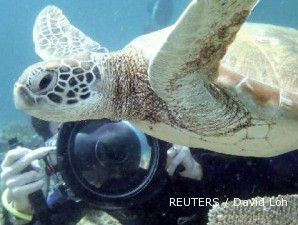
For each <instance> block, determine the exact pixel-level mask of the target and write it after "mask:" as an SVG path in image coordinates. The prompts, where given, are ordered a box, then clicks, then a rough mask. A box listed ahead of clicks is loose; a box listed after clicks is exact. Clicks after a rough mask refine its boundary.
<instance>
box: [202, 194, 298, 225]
mask: <svg viewBox="0 0 298 225" xmlns="http://www.w3.org/2000/svg"><path fill="white" fill-rule="evenodd" d="M247 204H248V205H247ZM208 218H209V222H208V225H230V224H245V225H255V224H262V225H269V224H270V225H280V224H286V225H297V221H298V195H279V196H277V197H256V198H252V199H250V200H249V201H245V200H241V203H240V200H237V201H236V202H235V201H234V200H233V201H229V202H224V203H221V204H220V205H214V206H213V208H212V209H211V210H210V211H209V213H208Z"/></svg>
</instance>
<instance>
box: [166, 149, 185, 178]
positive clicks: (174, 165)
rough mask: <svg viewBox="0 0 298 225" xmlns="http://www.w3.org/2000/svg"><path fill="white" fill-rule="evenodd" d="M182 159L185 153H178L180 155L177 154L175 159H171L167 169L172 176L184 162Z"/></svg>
mask: <svg viewBox="0 0 298 225" xmlns="http://www.w3.org/2000/svg"><path fill="white" fill-rule="evenodd" d="M182 160H183V154H178V155H176V156H175V158H174V159H173V160H171V161H170V162H169V165H168V167H167V171H168V173H169V175H170V176H173V174H174V172H175V170H176V168H177V167H178V165H179V164H180V163H181V162H182Z"/></svg>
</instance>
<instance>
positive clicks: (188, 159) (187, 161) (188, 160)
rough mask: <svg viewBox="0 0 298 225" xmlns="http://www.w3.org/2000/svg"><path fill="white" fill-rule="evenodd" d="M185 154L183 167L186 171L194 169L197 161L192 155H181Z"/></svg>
mask: <svg viewBox="0 0 298 225" xmlns="http://www.w3.org/2000/svg"><path fill="white" fill-rule="evenodd" d="M181 154H183V158H182V162H181V163H182V165H183V166H184V167H185V169H192V168H193V166H194V164H195V163H196V162H195V160H194V159H193V158H192V155H191V154H188V153H187V152H186V153H181Z"/></svg>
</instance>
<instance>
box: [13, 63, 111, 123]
mask: <svg viewBox="0 0 298 225" xmlns="http://www.w3.org/2000/svg"><path fill="white" fill-rule="evenodd" d="M101 79H102V78H101V72H100V68H99V66H98V65H95V63H94V62H92V61H79V60H53V61H48V62H40V63H36V64H34V65H32V66H30V67H28V68H27V69H26V70H25V71H24V72H23V74H22V75H21V77H20V78H19V79H18V81H17V82H16V83H15V87H14V101H15V106H16V108H17V109H20V110H22V111H24V112H26V113H28V114H30V115H32V116H35V117H38V118H41V119H44V120H50V121H59V122H66V121H76V120H83V119H95V118H97V119H100V118H99V117H101V115H102V118H104V117H108V115H106V114H104V112H107V111H108V110H103V109H107V108H106V107H107V105H106V104H105V98H104V97H105V93H104V92H105V91H106V90H105V89H101V88H103V87H104V86H105V85H103V84H102V83H103V82H102V80H101ZM101 111H102V113H101Z"/></svg>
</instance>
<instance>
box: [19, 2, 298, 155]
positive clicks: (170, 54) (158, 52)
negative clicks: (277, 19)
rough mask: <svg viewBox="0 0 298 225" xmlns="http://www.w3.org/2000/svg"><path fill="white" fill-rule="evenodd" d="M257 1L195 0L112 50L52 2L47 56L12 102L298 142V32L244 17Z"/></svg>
mask: <svg viewBox="0 0 298 225" xmlns="http://www.w3.org/2000/svg"><path fill="white" fill-rule="evenodd" d="M257 2H258V1H257V0H193V1H192V2H191V3H190V5H189V6H188V7H187V8H186V10H185V11H184V13H183V14H182V15H181V17H180V18H179V19H178V21H177V22H176V23H175V24H174V25H172V26H170V27H168V28H165V29H163V30H159V31H156V32H153V33H150V34H147V35H143V36H140V37H138V38H136V39H135V40H133V41H132V42H131V43H129V44H128V45H127V46H126V47H125V48H124V49H122V50H120V51H116V52H111V53H108V52H107V51H105V49H104V48H103V47H101V46H100V45H99V44H98V43H96V42H95V41H93V40H92V39H90V38H89V37H87V36H86V35H85V34H83V33H82V32H81V31H79V30H78V29H77V28H75V27H74V26H72V25H71V24H70V23H69V21H68V20H67V19H66V17H65V16H64V15H63V14H62V11H61V10H60V9H58V8H57V7H55V6H48V7H46V8H45V9H43V10H42V11H41V12H40V14H39V15H38V17H37V19H36V22H35V25H34V30H33V39H34V43H35V51H36V53H37V54H38V55H39V56H40V57H41V58H42V59H43V60H44V61H43V62H39V63H37V64H34V65H32V66H30V67H29V68H27V69H26V70H25V71H24V72H23V74H22V75H21V77H20V78H19V79H18V81H17V82H16V84H15V87H14V99H15V105H16V107H17V108H18V109H21V110H23V111H25V112H27V113H28V114H30V115H32V116H35V117H38V118H41V119H45V120H51V121H61V122H66V121H76V120H84V119H100V118H110V119H115V120H118V119H126V120H129V121H131V122H132V123H133V124H134V125H135V126H136V127H138V128H140V129H141V130H143V131H144V132H146V133H148V134H150V135H152V136H155V137H157V138H160V139H163V140H166V141H168V142H171V143H177V144H180V145H185V146H189V147H197V148H205V149H209V150H213V151H217V152H222V153H227V154H233V155H242V156H258V157H269V156H274V155H278V154H281V153H284V152H287V151H290V150H294V149H297V147H298V138H297V135H298V91H297V87H298V60H297V54H298V32H297V30H295V29H292V28H285V27H279V26H274V25H266V24H253V23H246V24H245V25H243V26H242V24H243V23H244V22H245V20H246V19H247V17H248V15H249V14H250V12H251V10H252V9H253V8H254V6H255V5H256V4H257ZM238 31H239V32H238ZM237 33H238V34H237ZM236 34H237V36H236ZM231 43H232V44H231ZM230 44H231V46H229V45H230Z"/></svg>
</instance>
